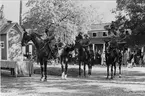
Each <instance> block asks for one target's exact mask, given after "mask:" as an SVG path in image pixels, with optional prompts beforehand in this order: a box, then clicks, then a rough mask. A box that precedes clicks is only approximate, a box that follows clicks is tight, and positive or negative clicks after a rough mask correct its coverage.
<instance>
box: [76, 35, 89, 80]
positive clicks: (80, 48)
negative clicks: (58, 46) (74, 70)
mask: <svg viewBox="0 0 145 96" xmlns="http://www.w3.org/2000/svg"><path fill="white" fill-rule="evenodd" d="M80 37H81V36H80ZM89 44H90V42H89V39H83V38H76V44H75V47H76V49H77V52H78V63H79V76H81V65H84V76H85V77H86V65H88V69H89V71H88V74H89V75H91V69H92V65H90V64H91V62H89V61H90V52H89V50H88V47H89Z"/></svg>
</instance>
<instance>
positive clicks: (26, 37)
mask: <svg viewBox="0 0 145 96" xmlns="http://www.w3.org/2000/svg"><path fill="white" fill-rule="evenodd" d="M24 31H25V30H24ZM30 40H31V41H32V42H33V43H34V45H35V47H36V51H37V53H36V54H37V58H38V61H39V62H40V67H41V79H40V80H41V81H46V80H47V60H48V59H51V58H52V56H53V54H52V49H51V48H50V45H49V43H50V42H49V40H47V41H44V40H43V39H41V36H40V35H39V34H37V33H35V32H32V33H30V34H28V33H27V32H26V31H25V32H24V34H23V38H22V42H21V44H22V46H25V45H26V44H27V43H28V42H29V41H30ZM44 75H45V76H44Z"/></svg>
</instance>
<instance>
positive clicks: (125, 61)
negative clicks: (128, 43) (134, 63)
mask: <svg viewBox="0 0 145 96" xmlns="http://www.w3.org/2000/svg"><path fill="white" fill-rule="evenodd" d="M123 65H127V50H125V52H124V55H123Z"/></svg>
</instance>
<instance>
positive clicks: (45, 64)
mask: <svg viewBox="0 0 145 96" xmlns="http://www.w3.org/2000/svg"><path fill="white" fill-rule="evenodd" d="M44 75H45V79H44V81H47V60H45V61H44Z"/></svg>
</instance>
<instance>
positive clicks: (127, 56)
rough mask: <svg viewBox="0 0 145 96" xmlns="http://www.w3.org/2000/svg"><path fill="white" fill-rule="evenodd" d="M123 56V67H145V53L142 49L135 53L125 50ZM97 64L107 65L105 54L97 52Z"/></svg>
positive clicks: (95, 61)
mask: <svg viewBox="0 0 145 96" xmlns="http://www.w3.org/2000/svg"><path fill="white" fill-rule="evenodd" d="M121 54H122V65H125V66H127V67H135V66H144V65H145V52H141V49H136V50H134V51H130V50H127V49H126V50H125V51H122V52H121ZM94 63H95V64H100V65H105V54H104V53H103V52H102V53H101V51H100V50H99V51H96V52H95V60H94Z"/></svg>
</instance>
